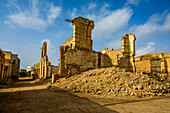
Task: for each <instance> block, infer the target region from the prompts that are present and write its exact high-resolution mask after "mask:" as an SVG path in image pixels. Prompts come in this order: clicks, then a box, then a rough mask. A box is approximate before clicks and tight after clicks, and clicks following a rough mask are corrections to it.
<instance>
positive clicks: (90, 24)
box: [64, 17, 94, 50]
mask: <svg viewBox="0 0 170 113" xmlns="http://www.w3.org/2000/svg"><path fill="white" fill-rule="evenodd" d="M71 22H72V25H73V36H72V37H71V38H70V39H68V40H67V41H65V42H64V46H72V48H75V47H79V48H86V49H89V50H92V43H93V41H92V39H91V32H92V30H93V29H94V21H92V20H89V19H87V18H83V17H77V18H74V19H72V20H71Z"/></svg>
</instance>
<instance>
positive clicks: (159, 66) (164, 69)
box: [135, 53, 170, 73]
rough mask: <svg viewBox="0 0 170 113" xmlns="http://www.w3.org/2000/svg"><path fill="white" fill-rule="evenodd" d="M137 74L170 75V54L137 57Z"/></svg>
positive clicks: (151, 54)
mask: <svg viewBox="0 0 170 113" xmlns="http://www.w3.org/2000/svg"><path fill="white" fill-rule="evenodd" d="M135 66H136V72H143V71H144V72H148V73H153V72H156V73H170V70H169V69H170V53H150V54H146V55H142V56H138V57H135Z"/></svg>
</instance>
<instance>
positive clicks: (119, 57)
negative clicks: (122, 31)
mask: <svg viewBox="0 0 170 113" xmlns="http://www.w3.org/2000/svg"><path fill="white" fill-rule="evenodd" d="M135 40H136V38H135V35H134V34H133V33H130V34H126V35H125V36H124V37H123V38H122V39H121V49H119V50H113V48H112V49H108V48H105V49H103V50H102V51H100V52H101V53H103V54H107V55H108V56H109V57H110V59H111V62H112V65H113V66H119V67H120V68H122V69H125V70H126V71H131V72H135V60H134V56H135Z"/></svg>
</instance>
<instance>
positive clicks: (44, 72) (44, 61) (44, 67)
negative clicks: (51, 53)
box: [39, 42, 51, 78]
mask: <svg viewBox="0 0 170 113" xmlns="http://www.w3.org/2000/svg"><path fill="white" fill-rule="evenodd" d="M50 65H51V62H49V61H48V56H47V42H44V43H43V46H42V48H41V59H40V75H39V78H46V77H47V76H48V66H50Z"/></svg>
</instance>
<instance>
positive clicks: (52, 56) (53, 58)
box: [41, 39, 58, 65]
mask: <svg viewBox="0 0 170 113" xmlns="http://www.w3.org/2000/svg"><path fill="white" fill-rule="evenodd" d="M44 42H47V55H48V58H49V61H50V62H51V63H52V64H53V65H54V64H55V65H56V64H58V53H57V49H58V48H57V46H54V45H53V44H52V43H51V40H50V39H43V40H42V41H41V45H42V44H43V43H44Z"/></svg>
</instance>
